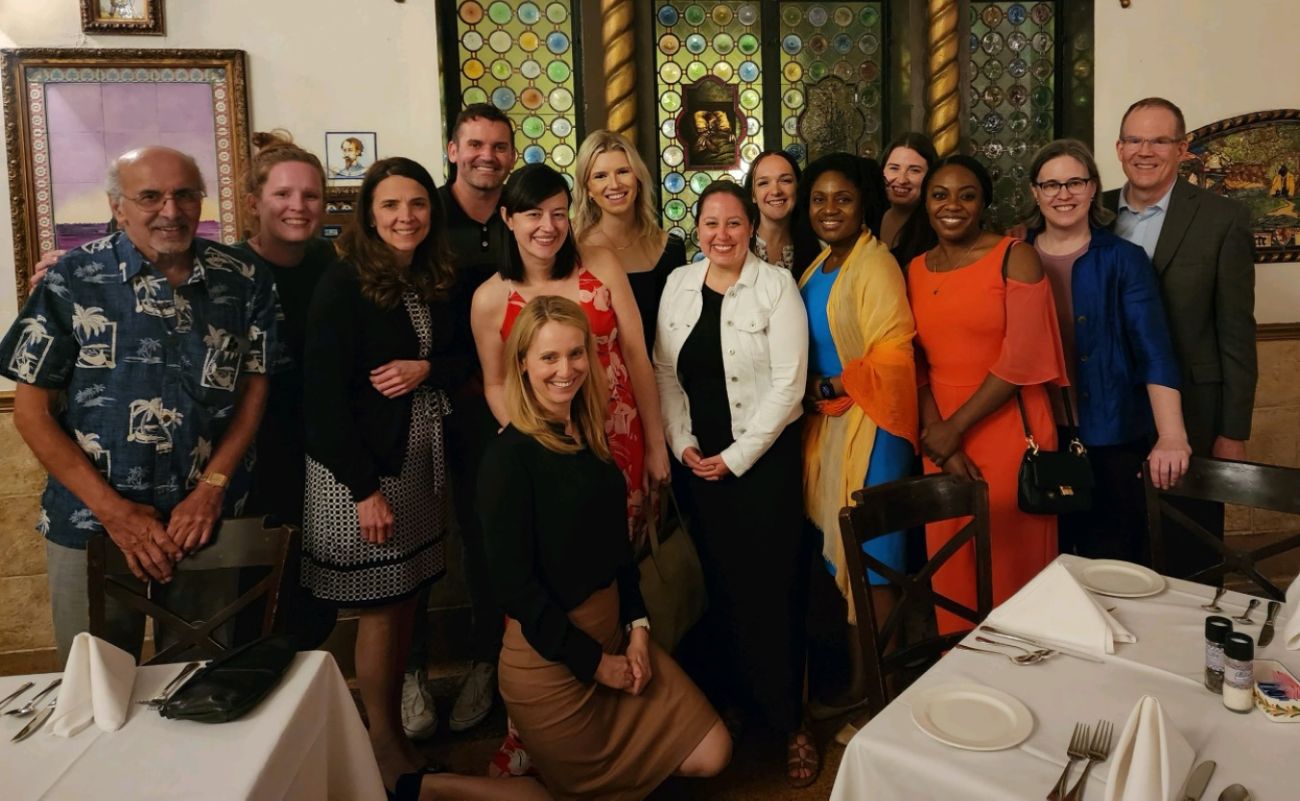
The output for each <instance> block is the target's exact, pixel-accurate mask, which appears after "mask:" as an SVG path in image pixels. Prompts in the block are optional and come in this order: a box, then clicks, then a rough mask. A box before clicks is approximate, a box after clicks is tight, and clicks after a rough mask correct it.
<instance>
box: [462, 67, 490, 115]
mask: <svg viewBox="0 0 1300 801" xmlns="http://www.w3.org/2000/svg"><path fill="white" fill-rule="evenodd" d="M481 66H482V65H480V67H481ZM460 99H461V100H462V101H463V102H464V103H465V105H467V106H468V105H470V104H471V103H486V102H488V96H487V92H485V91H483V87H481V86H470V87H468V88H466V89H465V91H464V92H462V93H461V95H460Z"/></svg>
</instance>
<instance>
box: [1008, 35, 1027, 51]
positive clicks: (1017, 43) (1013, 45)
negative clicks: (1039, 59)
mask: <svg viewBox="0 0 1300 801" xmlns="http://www.w3.org/2000/svg"><path fill="white" fill-rule="evenodd" d="M1027 44H1029V38H1028V37H1027V36H1025V34H1024V31H1012V32H1011V33H1010V34H1008V35H1007V49H1008V50H1010V51H1011V52H1012V53H1019V52H1020V51H1021V50H1024V49H1025V45H1027Z"/></svg>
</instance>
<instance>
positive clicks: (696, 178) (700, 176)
mask: <svg viewBox="0 0 1300 801" xmlns="http://www.w3.org/2000/svg"><path fill="white" fill-rule="evenodd" d="M711 183H713V179H711V178H710V177H709V176H708V175H707V174H705V173H702V172H697V173H695V174H694V175H692V176H691V191H692V192H694V193H695V194H697V195H698V194H699V193H701V192H703V191H704V190H705V189H708V188H709V184H711Z"/></svg>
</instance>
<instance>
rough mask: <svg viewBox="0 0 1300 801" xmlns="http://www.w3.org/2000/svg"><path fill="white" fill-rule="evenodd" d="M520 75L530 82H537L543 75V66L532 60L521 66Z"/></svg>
mask: <svg viewBox="0 0 1300 801" xmlns="http://www.w3.org/2000/svg"><path fill="white" fill-rule="evenodd" d="M519 74H520V75H522V76H524V77H525V78H527V79H528V80H530V81H535V80H537V79H538V78H539V77H541V74H542V65H541V64H538V63H537V62H536V61H534V60H532V59H531V58H530V59H528V60H527V61H525V62H524V63H522V64H520V65H519Z"/></svg>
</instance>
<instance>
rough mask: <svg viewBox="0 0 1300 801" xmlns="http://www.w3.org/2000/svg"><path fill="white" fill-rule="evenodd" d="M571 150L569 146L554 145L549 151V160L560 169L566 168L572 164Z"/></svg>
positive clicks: (572, 154)
mask: <svg viewBox="0 0 1300 801" xmlns="http://www.w3.org/2000/svg"><path fill="white" fill-rule="evenodd" d="M573 156H574V153H573V148H572V147H570V146H569V145H564V144H561V145H556V146H555V148H554V149H553V150H552V151H551V159H552V160H553V161H554V162H555V163H556V164H558V165H560V166H561V167H567V166H569V165H570V164H572V163H573Z"/></svg>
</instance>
